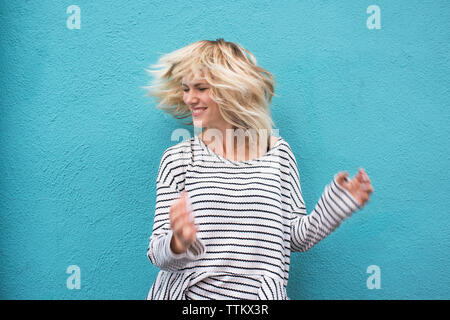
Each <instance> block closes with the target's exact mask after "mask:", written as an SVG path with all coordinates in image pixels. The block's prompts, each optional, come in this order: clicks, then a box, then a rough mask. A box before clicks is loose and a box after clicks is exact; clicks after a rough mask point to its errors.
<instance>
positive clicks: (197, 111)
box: [192, 108, 207, 114]
mask: <svg viewBox="0 0 450 320" xmlns="http://www.w3.org/2000/svg"><path fill="white" fill-rule="evenodd" d="M206 109H207V108H199V109H194V110H192V113H194V114H197V113H200V112H202V111H204V110H206Z"/></svg>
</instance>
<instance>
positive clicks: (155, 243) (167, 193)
mask: <svg viewBox="0 0 450 320" xmlns="http://www.w3.org/2000/svg"><path fill="white" fill-rule="evenodd" d="M184 155H185V154H184V153H183V152H180V150H179V149H178V148H177V149H174V148H169V149H167V150H166V151H165V152H164V154H163V156H162V159H161V162H160V166H159V172H158V177H157V179H156V207H155V217H154V221H153V231H152V235H151V236H150V244H149V247H148V250H147V256H148V258H149V259H150V261H151V262H152V263H153V264H154V265H155V266H156V267H158V268H160V269H161V270H166V271H177V270H179V269H181V268H183V267H184V266H186V264H187V263H189V262H191V261H193V260H195V259H198V258H199V257H201V256H202V255H203V254H204V252H205V246H204V245H203V243H202V241H201V240H200V239H199V238H197V240H196V242H194V243H193V244H192V245H191V246H190V247H189V248H188V250H187V252H186V253H182V254H174V253H173V252H172V250H171V249H170V241H171V239H172V230H171V228H170V219H169V212H170V206H171V205H172V203H173V202H174V201H175V200H176V199H178V198H179V197H180V196H181V191H182V189H184V176H185V172H186V167H187V164H188V163H187V158H184ZM179 190H180V191H179Z"/></svg>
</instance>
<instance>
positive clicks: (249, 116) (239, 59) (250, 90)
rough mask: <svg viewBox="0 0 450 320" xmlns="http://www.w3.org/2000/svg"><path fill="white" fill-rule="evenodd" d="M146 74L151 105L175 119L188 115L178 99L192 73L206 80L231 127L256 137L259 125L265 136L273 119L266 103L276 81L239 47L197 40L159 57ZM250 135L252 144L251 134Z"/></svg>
mask: <svg viewBox="0 0 450 320" xmlns="http://www.w3.org/2000/svg"><path fill="white" fill-rule="evenodd" d="M152 69H154V70H152ZM147 72H148V73H149V74H150V75H153V76H154V79H153V81H152V82H151V85H149V86H146V87H144V88H145V89H146V90H147V92H148V95H149V96H153V97H155V98H156V100H157V102H158V104H157V106H156V108H158V109H160V110H162V111H164V112H166V113H169V114H171V115H172V116H173V117H175V118H176V119H185V118H188V117H190V116H191V110H190V108H189V106H187V105H186V104H185V103H184V101H183V89H182V86H181V81H182V79H183V77H191V76H193V77H195V78H197V79H204V80H206V81H207V82H208V83H209V84H210V90H209V94H210V97H211V99H212V100H213V101H215V102H216V103H217V105H218V107H219V112H220V114H221V115H222V117H223V118H224V120H225V121H227V122H228V123H230V124H231V125H232V126H233V128H235V129H242V130H244V131H245V132H247V131H248V129H254V130H250V131H252V132H253V133H255V132H256V135H257V137H256V138H260V132H261V129H263V130H262V132H267V135H268V136H269V137H270V134H271V132H272V126H273V125H274V122H273V120H272V116H271V113H270V108H269V107H270V103H271V101H272V97H273V96H276V94H275V93H274V85H275V80H274V77H273V75H272V74H270V73H269V72H268V71H266V70H265V69H263V68H261V67H260V66H258V65H257V61H256V58H255V57H254V56H253V54H252V53H251V52H249V51H247V50H246V49H244V48H243V47H242V46H240V45H238V44H236V43H233V42H227V41H225V40H223V39H217V40H216V41H210V40H201V41H197V42H194V43H191V44H189V45H188V46H186V47H183V48H181V49H178V50H175V51H173V52H171V53H168V54H165V55H163V56H162V57H160V59H159V60H158V62H157V64H154V65H152V66H150V69H147ZM185 124H187V125H192V124H193V122H192V120H191V121H190V122H188V123H185ZM264 129H265V130H264ZM249 138H250V143H252V140H253V139H254V138H255V137H252V135H250V136H249Z"/></svg>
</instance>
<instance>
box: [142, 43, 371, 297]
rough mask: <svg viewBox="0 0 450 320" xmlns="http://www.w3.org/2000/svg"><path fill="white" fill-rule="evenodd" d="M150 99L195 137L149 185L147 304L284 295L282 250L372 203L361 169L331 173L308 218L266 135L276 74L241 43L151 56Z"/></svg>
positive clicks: (293, 170)
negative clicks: (154, 59)
mask: <svg viewBox="0 0 450 320" xmlns="http://www.w3.org/2000/svg"><path fill="white" fill-rule="evenodd" d="M153 67H154V68H153V69H154V70H148V71H149V72H150V73H151V74H152V75H154V77H155V78H154V80H153V82H152V85H151V86H149V87H147V89H148V90H149V94H150V95H152V96H154V97H156V98H157V100H158V102H159V103H158V108H160V109H162V110H164V111H166V112H168V113H169V114H171V115H172V116H174V117H175V118H177V119H183V118H187V117H189V118H190V117H192V120H193V121H192V122H189V124H193V125H194V129H195V131H199V133H198V134H197V135H194V137H193V138H191V139H187V140H185V141H182V142H180V143H178V144H176V145H174V146H171V147H169V148H168V149H167V150H166V151H165V152H164V154H163V156H162V158H161V162H160V166H159V172H158V176H157V179H156V186H157V198H156V210H155V217H154V223H153V232H152V234H151V237H150V244H149V247H148V257H149V259H150V260H151V262H152V263H153V264H154V265H155V266H157V267H158V268H159V269H160V270H161V271H160V272H159V274H158V276H157V278H156V280H155V282H154V284H153V286H152V287H151V289H150V292H149V294H148V297H147V299H221V300H223V299H251V300H253V299H288V297H287V294H286V285H287V282H288V278H289V264H290V254H291V252H292V251H306V250H309V249H310V248H311V247H312V246H314V245H315V244H316V243H317V242H319V241H320V240H321V239H323V238H325V237H326V236H327V235H328V234H330V233H331V232H332V231H333V230H335V229H336V228H337V227H338V226H339V225H340V224H341V223H342V221H343V220H344V219H345V218H347V217H349V216H350V215H351V214H352V213H353V212H355V211H357V210H359V209H360V208H362V207H363V206H364V205H365V203H366V202H367V201H368V200H369V196H370V194H371V193H372V192H373V188H372V186H371V183H370V179H369V177H368V176H367V174H366V173H365V171H364V170H363V169H360V170H359V172H358V173H357V175H355V176H354V177H353V178H352V179H349V178H348V173H347V172H339V173H337V174H336V175H335V176H334V178H333V180H332V181H331V182H330V183H329V184H328V185H326V186H325V189H324V192H323V194H322V196H321V197H320V199H319V201H318V203H317V204H316V206H315V207H314V210H313V211H312V212H311V213H310V214H308V215H307V214H306V213H307V212H306V209H305V203H304V201H303V197H302V191H301V186H300V177H299V173H298V167H297V162H296V159H295V156H294V154H293V152H292V150H291V148H290V146H289V144H288V143H287V141H286V140H284V139H283V138H282V137H278V138H277V137H275V136H273V135H272V132H273V131H272V125H273V122H272V118H271V115H270V109H269V105H270V102H271V98H272V96H273V95H274V90H273V89H274V80H273V76H272V75H271V74H270V73H269V72H267V71H266V70H264V69H263V68H261V67H259V66H258V65H257V62H256V59H255V58H254V56H253V55H252V53H251V52H249V51H247V50H246V49H244V48H242V47H241V46H239V45H238V44H235V43H232V42H226V41H224V40H223V39H218V40H216V41H206V40H205V41H198V42H195V43H192V44H190V45H188V46H186V47H184V48H181V49H179V50H176V51H174V52H172V53H169V54H167V55H164V56H162V57H161V58H160V60H159V63H158V64H157V65H154V66H153Z"/></svg>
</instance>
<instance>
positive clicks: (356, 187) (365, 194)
mask: <svg viewBox="0 0 450 320" xmlns="http://www.w3.org/2000/svg"><path fill="white" fill-rule="evenodd" d="M336 181H337V183H339V185H340V186H341V187H342V188H344V189H345V190H347V191H348V192H350V194H351V195H352V196H353V197H354V198H355V199H356V200H357V201H358V203H359V205H360V206H363V205H365V204H366V202H368V201H369V198H370V194H371V193H373V187H372V185H371V184H370V179H369V176H368V175H367V173H366V171H364V169H363V168H360V169H359V170H358V174H357V175H356V176H355V177H354V178H353V179H351V180H349V179H348V172H347V171H345V172H339V173H338V176H337V179H336Z"/></svg>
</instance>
